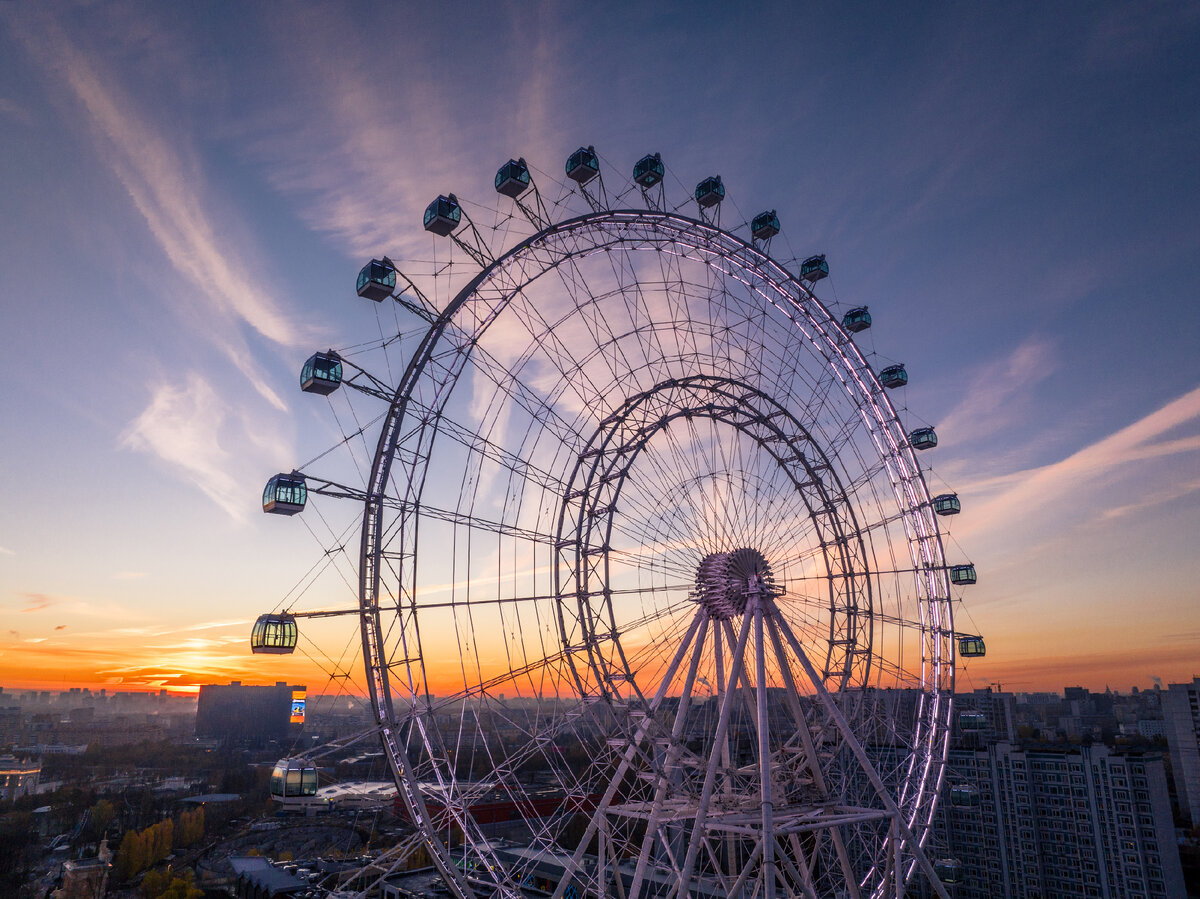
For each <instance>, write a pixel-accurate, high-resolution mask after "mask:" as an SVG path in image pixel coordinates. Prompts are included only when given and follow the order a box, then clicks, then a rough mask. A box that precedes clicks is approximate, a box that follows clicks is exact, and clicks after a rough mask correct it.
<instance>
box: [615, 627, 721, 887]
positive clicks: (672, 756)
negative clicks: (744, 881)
mask: <svg viewBox="0 0 1200 899" xmlns="http://www.w3.org/2000/svg"><path fill="white" fill-rule="evenodd" d="M713 630H714V632H715V631H716V628H715V627H714V628H713ZM707 634H708V617H707V616H705V617H704V619H703V621H702V622H701V624H700V633H699V634H697V635H696V642H695V644H694V646H693V649H692V660H691V661H690V662H689V663H688V670H687V675H686V676H685V677H684V681H683V692H682V693H681V694H680V695H679V708H678V709H677V710H676V712H675V723H674V724H673V725H672V726H671V744H670V746H669V748H668V749H667V756H666V759H665V760H664V761H663V771H662V773H661V774H660V775H659V777H658V785H657V786H656V788H655V791H654V805H653V806H652V807H651V811H650V819H649V820H648V821H647V822H646V835H645V836H644V837H643V838H642V848H641V850H640V851H639V852H638V860H637V867H636V868H635V869H634V873H633V884H632V885H631V886H630V888H629V894H630V895H631V896H637V895H639V890H640V889H641V886H642V878H643V877H645V874H646V863H647V862H648V861H649V859H650V847H651V846H652V845H653V844H654V840H655V839H657V838H658V837H659V834H660V832H661V828H662V822H661V821H659V816H661V815H662V808H663V802H664V801H665V800H666V796H667V778H668V776H669V775H670V773H671V769H672V768H673V767H674V766H675V765H676V764H677V763H678V761H679V746H680V743H679V740H680V737H682V736H683V726H684V723H685V722H686V721H687V715H688V706H689V705H690V704H691V699H692V686H693V685H694V684H695V681H696V670H697V669H698V668H699V667H700V657H701V656H702V655H703V654H704V638H705V637H706V636H707ZM716 637H717V639H718V640H719V639H720V637H721V635H720V634H719V633H718V634H716ZM662 839H663V841H664V842H666V835H665V834H663V835H662ZM618 879H619V878H618Z"/></svg>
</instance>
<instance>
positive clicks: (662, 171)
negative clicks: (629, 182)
mask: <svg viewBox="0 0 1200 899" xmlns="http://www.w3.org/2000/svg"><path fill="white" fill-rule="evenodd" d="M666 173H667V170H666V168H664V167H663V162H662V157H661V156H660V155H658V154H657V153H651V154H650V155H649V156H643V157H642V158H641V159H639V160H638V161H637V164H636V165H634V167H633V180H634V181H635V182H636V183H637V185H638V187H640V188H642V189H643V190H649V189H650V188H651V187H654V186H655V185H656V184H661V183H662V180H663V178H664V177H666Z"/></svg>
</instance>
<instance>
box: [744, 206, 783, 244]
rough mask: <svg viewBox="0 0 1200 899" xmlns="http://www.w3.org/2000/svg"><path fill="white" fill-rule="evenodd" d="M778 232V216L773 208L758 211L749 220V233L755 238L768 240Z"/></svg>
mask: <svg viewBox="0 0 1200 899" xmlns="http://www.w3.org/2000/svg"><path fill="white" fill-rule="evenodd" d="M778 233H779V216H777V215H776V214H775V210H774V209H772V210H771V211H770V212H760V213H759V214H758V215H756V216H755V217H754V219H753V220H752V221H751V222H750V234H751V236H753V238H754V239H755V240H770V239H771V238H772V237H774V236H775V235H776V234H778Z"/></svg>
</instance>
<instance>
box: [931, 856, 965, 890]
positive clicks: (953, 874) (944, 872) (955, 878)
mask: <svg viewBox="0 0 1200 899" xmlns="http://www.w3.org/2000/svg"><path fill="white" fill-rule="evenodd" d="M933 873H935V874H936V875H937V876H938V880H940V881H941V882H942V883H949V884H955V883H962V862H960V861H959V860H958V859H956V858H939V859H938V860H937V861H935V862H934V863H933Z"/></svg>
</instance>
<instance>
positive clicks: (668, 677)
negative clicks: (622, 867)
mask: <svg viewBox="0 0 1200 899" xmlns="http://www.w3.org/2000/svg"><path fill="white" fill-rule="evenodd" d="M704 617H705V613H704V610H703V609H697V611H696V615H695V617H694V618H692V623H691V626H690V627H688V630H687V633H686V634H684V636H683V640H681V641H680V643H679V649H678V650H676V652H675V657H674V658H673V659H671V664H670V665H669V666H667V671H666V673H665V674H664V675H663V679H662V683H660V684H659V685H658V690H657V691H656V692H655V694H654V698H653V699H652V700H650V709H649V712H650V715H649V716H647V718H646V719H645V721H643V722H642V723H641V724H639V725H638V726H637V730H635V731H634V736H633V739H632V740H630V741H629V745H628V746H627V747H626V748H625V752H624V753H622V755H621V762H620V764H619V765H618V766H617V770H616V772H615V773H614V774H613V778H612V780H611V781H610V782H609V785H608V789H607V790H605V791H604V796H603V797H601V799H600V801H599V802H598V803H596V811H595V813H594V814H593V815H592V820H591V821H589V822H588V826H587V829H586V830H585V831H584V833H583V839H581V840H580V841H579V846H578V847H577V848H576V849H575V852H574V854H573V855H572V856H571V861H570V864H569V865H568V867H567V873H568V874H574V873H576V872H578V871H579V868H580V863H581V862H582V861H583V856H584V853H585V852H586V850H587V847H588V845H589V844H590V843H591V841H592V837H594V836H595V835H596V831H597V829H598V828H599V822H600V820H601V819H602V818H603V817H604V816H605V814H606V812H607V810H608V807H609V806H610V805H612V801H613V797H614V796H616V795H617V790H618V788H619V787H620V786H621V782H622V781H623V780H624V779H625V773H626V772H627V771H628V770H629V766H630V764H631V763H632V762H633V757H634V756H635V755H637V748H638V746H639V745H641V742H642V740H643V739H645V736H646V731H648V730H649V729H650V725H649V724H648V723H647V722H651V721H653V720H654V717H653V716H654V712H655V711H657V710H658V707H659V706H660V705H661V704H662V701H663V697H664V696H666V695H667V688H668V687H670V685H671V681H672V680H674V678H675V673H676V672H677V671H678V670H679V665H680V663H681V662H682V661H683V658H684V656H685V655H687V650H688V647H690V646H691V643H692V638H693V637H695V636H696V630H697V629H698V628H699V627H700V622H701V621H702V620H704ZM617 879H618V880H620V878H619V877H618V878H617ZM570 881H571V878H570V877H569V876H564V877H563V878H562V879H561V880H560V881H559V882H558V886H557V887H555V888H554V892H553V893H552V894H551V896H550V899H562V896H563V892H564V891H565V890H566V888H567V884H568V883H570Z"/></svg>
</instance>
